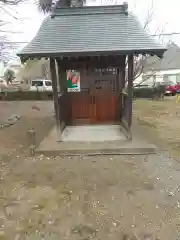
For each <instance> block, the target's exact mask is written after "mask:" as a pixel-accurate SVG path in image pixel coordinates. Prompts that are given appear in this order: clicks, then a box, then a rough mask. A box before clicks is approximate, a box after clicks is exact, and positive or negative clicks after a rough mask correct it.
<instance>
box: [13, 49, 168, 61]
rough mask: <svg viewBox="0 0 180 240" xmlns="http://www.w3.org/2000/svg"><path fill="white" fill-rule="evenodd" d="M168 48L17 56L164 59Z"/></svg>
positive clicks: (23, 57) (23, 56)
mask: <svg viewBox="0 0 180 240" xmlns="http://www.w3.org/2000/svg"><path fill="white" fill-rule="evenodd" d="M166 50H167V49H166V48H161V49H140V50H137V49H134V50H115V51H91V52H90V51H89V52H67V53H66V52H65V53H58V52H56V53H23V52H22V53H18V54H17V56H19V57H20V58H21V59H22V60H23V59H24V60H25V61H26V60H27V59H33V58H49V57H54V58H58V57H60V58H61V57H62V58H63V57H85V56H108V55H129V54H135V55H138V54H144V55H145V54H149V55H156V56H158V57H160V58H162V57H163V54H164V52H165V51H166Z"/></svg>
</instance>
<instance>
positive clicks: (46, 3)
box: [39, 0, 53, 12]
mask: <svg viewBox="0 0 180 240" xmlns="http://www.w3.org/2000/svg"><path fill="white" fill-rule="evenodd" d="M52 4H53V0H39V7H40V8H41V9H42V10H43V11H44V12H49V11H50V10H51V8H52Z"/></svg>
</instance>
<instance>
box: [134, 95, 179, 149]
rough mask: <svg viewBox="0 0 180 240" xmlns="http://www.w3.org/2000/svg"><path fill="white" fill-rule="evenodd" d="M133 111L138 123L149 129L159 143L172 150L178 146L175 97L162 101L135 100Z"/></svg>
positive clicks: (177, 110)
mask: <svg viewBox="0 0 180 240" xmlns="http://www.w3.org/2000/svg"><path fill="white" fill-rule="evenodd" d="M133 110H134V115H135V117H136V118H137V119H138V121H139V123H140V124H141V125H146V126H149V127H151V132H152V133H154V134H155V137H158V140H159V142H161V143H165V144H166V145H169V146H171V147H172V148H174V149H176V148H178V147H179V146H180V104H176V98H175V97H167V98H165V99H164V101H153V100H146V99H137V100H136V101H135V102H134V109H133Z"/></svg>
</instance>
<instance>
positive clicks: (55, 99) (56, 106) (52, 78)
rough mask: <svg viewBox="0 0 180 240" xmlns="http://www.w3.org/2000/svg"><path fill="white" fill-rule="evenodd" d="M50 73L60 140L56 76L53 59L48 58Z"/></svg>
mask: <svg viewBox="0 0 180 240" xmlns="http://www.w3.org/2000/svg"><path fill="white" fill-rule="evenodd" d="M50 72H51V80H52V89H53V101H54V110H55V118H56V128H57V135H58V140H60V139H61V131H60V112H59V103H58V91H57V74H56V64H55V58H50Z"/></svg>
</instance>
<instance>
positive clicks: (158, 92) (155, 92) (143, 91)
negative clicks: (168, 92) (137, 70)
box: [133, 86, 166, 98]
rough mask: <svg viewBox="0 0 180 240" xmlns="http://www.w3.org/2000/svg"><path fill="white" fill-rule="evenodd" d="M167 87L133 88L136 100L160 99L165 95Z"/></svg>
mask: <svg viewBox="0 0 180 240" xmlns="http://www.w3.org/2000/svg"><path fill="white" fill-rule="evenodd" d="M165 88H166V87H165V86H159V87H141V88H133V97H134V98H160V97H162V96H163V95H164V93H165Z"/></svg>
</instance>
